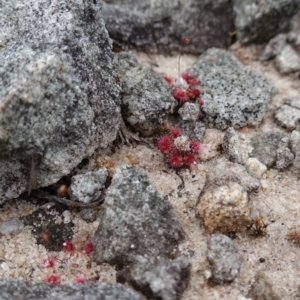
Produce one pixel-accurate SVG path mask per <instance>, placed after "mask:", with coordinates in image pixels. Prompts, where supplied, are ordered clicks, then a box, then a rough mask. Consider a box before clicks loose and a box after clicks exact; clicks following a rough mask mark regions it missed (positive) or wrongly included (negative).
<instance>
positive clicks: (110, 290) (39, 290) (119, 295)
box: [0, 279, 142, 300]
mask: <svg viewBox="0 0 300 300" xmlns="http://www.w3.org/2000/svg"><path fill="white" fill-rule="evenodd" d="M0 290H1V296H0V298H1V300H11V299H18V300H42V299H43V300H53V299H55V300H66V299H67V300H82V299H83V297H84V299H88V300H142V296H141V295H140V294H139V293H137V292H136V291H134V290H132V289H130V288H128V287H125V286H124V285H121V284H118V283H117V284H113V283H102V282H98V283H91V282H87V283H83V284H68V285H51V284H45V283H31V282H24V281H21V280H16V279H1V280H0Z"/></svg>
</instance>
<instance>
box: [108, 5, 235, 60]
mask: <svg viewBox="0 0 300 300" xmlns="http://www.w3.org/2000/svg"><path fill="white" fill-rule="evenodd" d="M105 3H106V4H105V5H104V20H105V25H106V28H107V30H108V32H109V35H110V37H111V38H112V39H113V41H114V45H115V48H116V49H123V50H127V49H130V48H137V49H139V50H142V51H145V52H159V53H166V54H170V53H173V52H179V51H180V48H181V44H182V39H183V38H184V37H191V41H190V42H189V43H188V44H186V45H185V46H184V48H183V51H184V52H188V53H194V54H198V53H201V52H203V51H204V50H206V49H208V48H210V47H220V48H225V47H226V48H227V47H228V46H229V44H230V37H229V34H228V33H229V32H231V31H233V30H234V26H233V8H232V5H231V2H230V1H229V0H208V1H207V0H206V1H204V0H190V1H185V0H175V1H174V0H155V1H153V0H143V1H138V0H126V1H124V0H107V1H105Z"/></svg>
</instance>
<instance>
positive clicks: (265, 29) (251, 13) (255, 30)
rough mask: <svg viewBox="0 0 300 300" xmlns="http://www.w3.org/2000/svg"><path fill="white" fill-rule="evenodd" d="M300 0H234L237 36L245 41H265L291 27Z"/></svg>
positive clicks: (299, 5) (299, 6)
mask: <svg viewBox="0 0 300 300" xmlns="http://www.w3.org/2000/svg"><path fill="white" fill-rule="evenodd" d="M299 8H300V2H299V1H298V0H265V1H253V0H234V1H233V9H234V12H235V27H236V31H237V37H238V39H239V40H241V41H242V42H243V43H249V42H265V41H268V40H269V39H270V38H272V37H274V36H275V35H276V34H278V33H280V32H284V31H287V30H288V29H290V27H291V19H292V17H293V16H294V15H295V14H296V13H297V12H298V11H299Z"/></svg>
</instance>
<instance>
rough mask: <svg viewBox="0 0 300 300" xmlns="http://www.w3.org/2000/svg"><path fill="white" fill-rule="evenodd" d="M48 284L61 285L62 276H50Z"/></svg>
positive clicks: (47, 280) (47, 279)
mask: <svg viewBox="0 0 300 300" xmlns="http://www.w3.org/2000/svg"><path fill="white" fill-rule="evenodd" d="M45 281H46V282H47V283H50V284H59V283H60V276H59V275H56V274H51V275H49V276H48V277H47V278H46V280H45Z"/></svg>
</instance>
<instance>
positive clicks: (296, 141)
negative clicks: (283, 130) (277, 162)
mask: <svg viewBox="0 0 300 300" xmlns="http://www.w3.org/2000/svg"><path fill="white" fill-rule="evenodd" d="M291 148H292V152H293V154H294V156H295V159H294V161H293V166H292V170H293V171H295V172H296V173H297V174H299V172H300V132H299V131H296V130H294V131H293V132H292V133H291Z"/></svg>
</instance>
